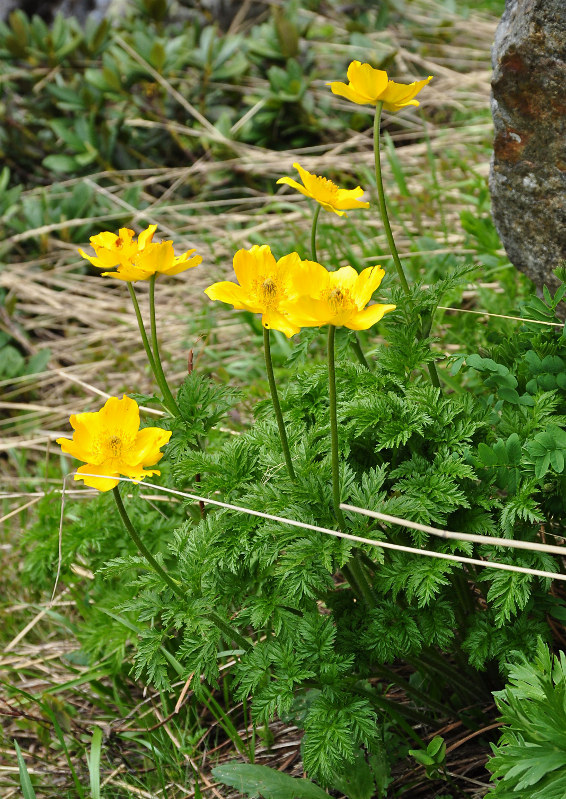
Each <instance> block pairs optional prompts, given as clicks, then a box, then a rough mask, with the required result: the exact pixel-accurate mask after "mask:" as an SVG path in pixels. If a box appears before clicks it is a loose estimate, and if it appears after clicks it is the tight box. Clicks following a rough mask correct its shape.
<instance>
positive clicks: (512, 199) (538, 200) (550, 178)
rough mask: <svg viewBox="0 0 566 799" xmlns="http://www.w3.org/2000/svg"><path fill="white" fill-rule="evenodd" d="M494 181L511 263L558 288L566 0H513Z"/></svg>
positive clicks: (563, 207)
mask: <svg viewBox="0 0 566 799" xmlns="http://www.w3.org/2000/svg"><path fill="white" fill-rule="evenodd" d="M492 60H493V80H492V100H491V110H492V115H493V121H494V126H495V140H494V145H493V160H492V164H491V171H490V178H489V185H490V190H491V196H492V207H493V219H494V222H495V226H496V228H497V231H498V233H499V235H500V237H501V240H502V241H503V245H504V247H505V249H506V251H507V254H508V256H509V259H510V261H511V262H512V263H513V264H514V265H515V266H516V267H517V268H518V269H520V270H521V271H522V272H525V274H527V275H528V276H529V277H530V278H531V280H533V281H534V283H535V284H536V285H537V286H538V287H539V289H540V288H541V287H542V285H543V284H546V285H548V287H549V288H556V286H557V280H556V278H555V276H554V275H553V274H552V270H553V269H555V268H556V267H557V266H560V262H561V261H562V260H566V0H507V2H506V7H505V12H504V14H503V17H502V18H501V22H500V24H499V26H498V28H497V32H496V35H495V43H494V46H493V52H492Z"/></svg>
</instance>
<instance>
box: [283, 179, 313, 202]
mask: <svg viewBox="0 0 566 799" xmlns="http://www.w3.org/2000/svg"><path fill="white" fill-rule="evenodd" d="M277 183H284V184H285V185H286V186H291V188H292V189H296V190H297V191H300V192H301V194H304V195H305V197H312V194H311V193H310V192H309V191H307V190H306V189H305V187H304V186H301V184H300V183H297V181H296V180H293V178H279V180H278V181H277Z"/></svg>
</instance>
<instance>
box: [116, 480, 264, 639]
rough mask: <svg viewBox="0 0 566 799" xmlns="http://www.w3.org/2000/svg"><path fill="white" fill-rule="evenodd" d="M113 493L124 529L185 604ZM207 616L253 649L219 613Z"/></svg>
mask: <svg viewBox="0 0 566 799" xmlns="http://www.w3.org/2000/svg"><path fill="white" fill-rule="evenodd" d="M112 493H113V494H114V499H115V501H116V506H117V508H118V513H119V514H120V518H121V519H122V522H123V523H124V527H125V528H126V530H127V531H128V534H129V536H130V538H131V539H132V541H133V542H134V544H135V545H136V546H137V548H138V550H139V551H140V553H141V554H142V555H143V557H144V558H145V559H146V560H147V562H148V563H149V565H150V566H151V568H152V569H153V571H154V572H155V573H156V574H158V575H159V576H160V577H161V578H162V579H163V580H164V581H165V583H166V584H167V585H168V586H169V588H170V589H171V590H172V591H173V593H174V594H175V595H176V596H178V597H179V599H181V600H182V601H183V602H185V601H186V599H187V597H186V595H185V592H184V591H183V589H182V588H181V586H180V585H179V583H178V582H177V581H176V580H174V579H173V578H172V577H171V576H170V575H169V574H167V572H166V571H165V569H164V568H163V566H161V565H160V564H159V563H158V562H157V560H156V559H155V558H154V556H153V555H152V554H151V552H150V551H149V549H148V548H147V547H146V545H145V544H144V542H143V541H142V539H141V538H140V536H139V535H138V532H137V530H136V528H135V527H134V525H133V524H132V522H131V521H130V517H129V516H128V512H127V511H126V508H125V507H124V503H123V502H122V497H121V496H120V491H119V489H118V486H115V487H114V488H113V489H112ZM205 616H206V618H207V619H209V620H210V621H211V622H212V623H213V624H215V625H216V626H217V627H218V629H219V630H221V631H222V632H223V633H224V634H225V635H226V637H227V638H228V640H230V641H234V642H235V643H236V644H238V646H240V647H241V648H242V649H244V650H245V651H246V652H249V651H250V649H252V644H251V643H250V642H249V641H248V640H247V639H246V638H244V636H243V635H242V634H241V633H239V632H238V631H237V630H235V629H234V628H233V627H231V626H230V625H229V624H228V623H227V622H226V621H224V619H223V618H222V617H221V616H219V615H218V613H216V611H214V610H209V611H208V613H206V614H205Z"/></svg>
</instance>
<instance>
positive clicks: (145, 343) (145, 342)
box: [126, 281, 155, 375]
mask: <svg viewBox="0 0 566 799" xmlns="http://www.w3.org/2000/svg"><path fill="white" fill-rule="evenodd" d="M126 285H127V286H128V291H129V292H130V297H131V299H132V305H133V306H134V311H135V312H136V319H137V320H138V327H139V329H140V335H141V338H142V342H143V348H144V350H145V354H146V355H147V360H148V361H149V366H150V368H151V371H152V372H153V374H154V375H155V360H154V357H153V352H152V351H151V347H150V346H149V339H148V337H147V333H146V332H145V325H144V323H143V319H142V315H141V311H140V306H139V303H138V298H137V297H136V292H135V291H134V287H133V286H132V284H131V283H130V281H128V282H127V284H126Z"/></svg>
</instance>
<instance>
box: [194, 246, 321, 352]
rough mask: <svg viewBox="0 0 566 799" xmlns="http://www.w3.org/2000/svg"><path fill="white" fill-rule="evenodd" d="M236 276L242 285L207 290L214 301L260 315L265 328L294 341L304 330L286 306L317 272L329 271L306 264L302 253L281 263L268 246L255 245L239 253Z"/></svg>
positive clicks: (219, 285) (226, 283)
mask: <svg viewBox="0 0 566 799" xmlns="http://www.w3.org/2000/svg"><path fill="white" fill-rule="evenodd" d="M233 265H234V272H235V273H236V277H237V279H238V283H239V285H238V283H232V282H231V281H222V282H220V283H214V284H213V285H212V286H209V288H207V289H206V290H205V292H204V293H205V294H206V295H207V297H209V298H210V299H211V300H220V301H221V302H227V303H229V304H230V305H233V306H234V308H235V309H237V310H245V311H251V312H252V313H260V314H261V315H262V316H261V322H262V324H263V326H264V327H265V328H268V329H273V330H280V331H281V332H282V333H285V335H286V336H287V338H290V337H291V336H293V335H294V334H295V333H298V332H299V330H300V326H299V325H296V324H293V323H291V322H290V321H289V319H288V317H287V314H286V313H285V312H284V311H282V310H281V309H282V306H283V305H284V304H286V303H289V302H290V301H292V300H293V299H294V298H296V297H298V296H299V295H300V293H302V286H303V285H304V284H308V285H310V284H311V283H312V281H313V274H314V272H316V270H317V269H322V270H323V271H326V270H325V269H324V267H322V266H320V264H317V263H316V262H315V261H302V260H301V259H300V258H299V255H298V253H296V252H292V253H289V254H288V255H284V256H283V257H282V258H280V259H279V260H278V261H276V260H275V256H274V255H273V254H272V252H271V249H270V248H269V246H268V245H267V244H262V245H261V246H259V245H257V244H255V245H254V246H253V247H252V248H251V249H249V250H245V249H242V250H238V252H237V253H236V254H235V256H234V262H233Z"/></svg>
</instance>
